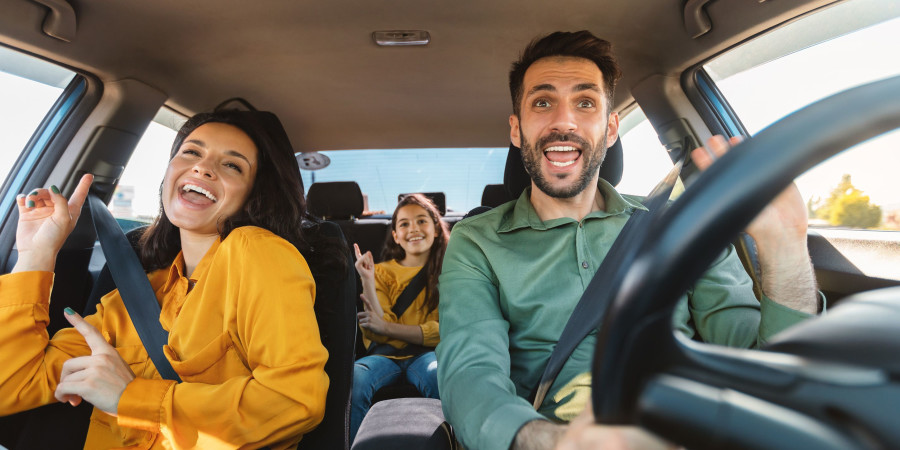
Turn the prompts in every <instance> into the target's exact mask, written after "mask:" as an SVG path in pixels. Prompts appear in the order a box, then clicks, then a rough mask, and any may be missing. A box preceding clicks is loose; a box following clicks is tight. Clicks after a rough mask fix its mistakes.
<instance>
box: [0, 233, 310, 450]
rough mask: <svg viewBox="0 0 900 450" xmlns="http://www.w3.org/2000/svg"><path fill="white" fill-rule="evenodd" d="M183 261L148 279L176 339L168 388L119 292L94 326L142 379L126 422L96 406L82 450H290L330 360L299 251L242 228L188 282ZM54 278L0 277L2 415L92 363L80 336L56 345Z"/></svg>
mask: <svg viewBox="0 0 900 450" xmlns="http://www.w3.org/2000/svg"><path fill="white" fill-rule="evenodd" d="M183 267H184V259H183V256H182V255H181V254H180V253H179V255H178V257H176V258H175V261H174V262H173V263H172V265H171V266H170V267H169V268H168V269H162V270H157V271H154V272H152V273H150V274H149V275H148V277H149V279H150V284H151V285H152V286H153V289H154V291H155V292H156V297H157V299H158V300H159V303H160V306H161V308H162V313H161V315H160V318H159V319H160V323H162V325H163V328H165V329H167V330H168V331H169V344H168V345H167V346H166V347H164V352H165V355H166V358H167V359H168V360H169V361H170V362H171V363H172V367H173V368H174V369H175V371H176V372H178V374H179V376H180V377H181V379H182V381H183V382H182V383H180V384H176V383H175V382H174V381H169V380H163V379H161V377H160V376H159V373H158V372H157V371H156V368H155V367H154V366H153V363H152V362H151V361H150V360H149V357H148V356H147V352H146V351H145V350H144V347H143V345H142V344H141V341H140V338H139V337H138V335H137V331H135V329H134V326H133V325H132V324H131V321H130V319H129V317H128V313H127V311H126V310H125V306H124V305H123V303H122V299H121V297H120V296H119V293H118V291H113V292H111V293H109V294H107V295H106V296H104V297H103V299H102V300H101V304H100V305H98V306H97V313H96V314H94V315H91V316H89V317H86V318H85V319H86V320H87V321H88V322H89V323H90V324H91V325H93V326H94V327H96V328H97V329H98V330H100V332H101V333H102V334H103V336H104V337H105V338H106V340H107V341H108V342H109V343H110V344H111V345H112V346H113V347H115V348H116V350H118V352H119V354H120V355H121V356H122V358H123V359H124V360H125V362H127V363H128V364H129V366H130V367H131V370H132V371H133V372H134V374H135V375H136V376H137V378H135V379H134V380H133V381H132V382H131V383H129V384H128V386H127V387H126V389H125V392H124V393H123V394H122V397H121V398H120V400H119V407H118V417H113V416H110V415H108V414H106V413H104V412H103V411H100V410H98V409H94V413H93V415H92V416H91V425H90V429H89V431H88V436H87V440H86V442H85V448H91V449H93V448H115V447H125V448H143V449H146V448H153V449H157V448H158V449H162V448H203V449H207V448H259V447H262V446H266V445H269V446H271V447H273V448H289V447H292V446H294V445H295V444H296V443H297V442H299V441H300V438H301V437H302V435H303V434H304V433H306V432H308V431H310V430H312V429H313V428H314V427H315V426H316V425H317V424H318V423H319V422H320V421H321V420H322V416H323V415H324V410H325V394H326V391H327V389H328V377H327V375H326V374H325V371H324V367H325V360H326V359H327V358H328V353H327V351H326V350H325V348H324V347H323V346H322V343H321V341H320V340H319V331H318V326H317V323H316V318H315V314H314V312H313V299H314V298H315V283H314V281H313V278H312V274H311V273H310V270H309V267H308V266H307V264H306V261H305V260H304V259H303V257H302V256H301V255H300V253H299V252H298V251H297V249H296V248H294V247H293V246H292V245H291V244H290V243H288V242H287V241H285V240H284V239H281V238H280V237H278V236H276V235H274V234H273V233H271V232H269V231H267V230H264V229H261V228H257V227H241V228H238V229H236V230H234V231H233V232H231V234H229V236H228V238H227V239H225V241H224V242H221V243H220V242H219V241H217V242H216V243H215V244H213V246H212V247H211V248H210V249H209V251H207V253H206V255H205V256H204V257H203V259H202V260H201V261H200V263H199V264H198V266H197V268H196V269H195V270H194V272H193V274H192V275H191V277H190V281H191V282H194V283H195V286H194V288H193V289H191V290H190V292H188V285H189V280H188V278H186V277H185V276H184V275H183ZM52 284H53V274H52V273H50V272H22V273H15V274H8V275H3V276H0V323H2V324H3V326H2V327H0V343H2V348H0V360H2V361H3V364H0V415H6V414H11V413H14V412H18V411H23V410H27V409H31V408H34V407H37V406H40V405H43V404H47V403H52V402H55V401H56V400H55V399H54V397H53V393H54V391H55V390H56V385H57V383H58V382H59V376H60V371H61V368H62V364H63V363H64V362H65V361H66V360H68V359H70V358H73V357H77V356H84V355H90V348H89V347H88V346H87V344H86V343H85V341H84V339H83V338H82V337H81V335H80V334H79V333H78V332H77V331H75V330H74V329H73V328H65V329H62V330H60V331H59V332H58V333H56V335H54V336H53V339H48V336H47V332H46V325H47V322H48V307H49V298H50V290H51V289H52Z"/></svg>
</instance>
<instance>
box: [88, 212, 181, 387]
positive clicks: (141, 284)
mask: <svg viewBox="0 0 900 450" xmlns="http://www.w3.org/2000/svg"><path fill="white" fill-rule="evenodd" d="M88 205H89V206H90V211H91V217H92V218H93V222H94V230H96V232H97V238H98V239H99V240H100V248H101V249H102V250H103V254H104V255H106V261H107V266H108V267H109V273H110V275H112V278H113V281H115V283H116V287H118V289H119V295H120V296H121V297H122V303H124V304H125V309H126V310H127V311H128V315H129V316H130V317H131V323H132V324H134V328H135V330H137V333H138V336H139V337H140V338H141V343H143V344H144V349H145V350H147V354H148V355H150V360H151V361H153V365H154V366H156V370H157V372H159V374H160V375H161V376H162V377H163V378H165V379H167V380H174V381H175V382H178V383H180V382H181V377H179V376H178V374H177V373H176V372H175V369H173V368H172V364H171V363H169V360H168V359H166V356H165V354H163V346H164V345H166V343H168V341H169V332H168V331H166V330H165V329H164V328H163V327H162V324H160V323H159V315H160V308H159V302H158V301H157V299H156V294H155V293H154V292H153V287H152V286H150V280H149V279H148V278H147V274H146V273H144V268H143V266H141V263H140V261H139V260H138V257H137V255H136V254H135V253H134V249H133V248H132V247H131V244H129V243H128V239H127V238H126V237H125V233H123V232H122V228H121V227H119V225H118V223H116V219H114V218H113V216H112V214H111V213H110V212H109V209H108V208H107V207H106V205H105V204H104V203H103V201H102V200H100V198H99V197H97V196H96V195H95V194H91V195H89V196H88Z"/></svg>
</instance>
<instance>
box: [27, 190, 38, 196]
mask: <svg viewBox="0 0 900 450" xmlns="http://www.w3.org/2000/svg"><path fill="white" fill-rule="evenodd" d="M28 195H37V189H35V190H33V191H31V193H30V194H28Z"/></svg>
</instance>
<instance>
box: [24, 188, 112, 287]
mask: <svg viewBox="0 0 900 450" xmlns="http://www.w3.org/2000/svg"><path fill="white" fill-rule="evenodd" d="M93 181H94V176H93V175H91V174H86V175H84V176H83V177H81V181H79V182H78V186H77V187H76V188H75V192H74V193H72V198H71V199H70V200H68V201H66V198H65V197H63V196H62V194H60V193H59V189H57V188H56V186H51V187H50V189H35V190H33V191H31V192H30V193H29V194H28V195H21V194H20V195H19V196H18V197H16V204H17V205H18V207H19V224H18V227H17V228H16V247H17V249H18V252H19V259H18V261H17V262H16V266H15V267H14V268H13V272H24V271H30V270H44V271H48V272H52V271H53V269H54V267H55V265H56V254H57V253H59V249H60V248H62V245H63V242H65V241H66V238H67V237H68V236H69V233H71V232H72V229H73V228H75V223H76V222H78V216H80V215H81V206H82V205H84V199H85V198H87V194H88V189H89V188H90V187H91V182H93Z"/></svg>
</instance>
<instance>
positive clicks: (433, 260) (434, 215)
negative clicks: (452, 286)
mask: <svg viewBox="0 0 900 450" xmlns="http://www.w3.org/2000/svg"><path fill="white" fill-rule="evenodd" d="M407 205H418V206H421V207H422V209H424V210H425V211H426V212H427V213H428V215H429V216H430V217H431V221H432V222H434V243H432V244H431V250H430V251H429V253H428V260H427V261H426V262H425V266H424V267H422V270H424V271H425V276H426V279H425V303H423V304H422V308H423V309H424V310H425V311H426V312H427V313H430V312H431V311H434V310H435V309H436V308H437V306H438V302H439V297H440V294H439V292H438V289H437V284H438V276H439V275H440V274H441V265H442V264H443V261H444V253H445V252H446V251H447V240H448V239H449V238H450V228H449V227H448V226H447V223H446V222H444V219H442V218H441V213H440V212H439V211H438V209H437V207H436V206H435V205H434V202H432V201H431V200H430V199H428V197H426V196H424V195H422V194H410V195H407V196H406V197H403V199H401V200H400V203H398V204H397V208H396V209H394V215H392V216H391V229H390V231H396V229H397V213H398V212H399V211H400V208H402V207H404V206H407ZM404 258H406V251H405V250H403V247H401V246H400V244H398V243H396V242H394V237H393V235H392V234H391V233H390V232H389V233H388V235H387V238H386V239H385V241H384V250H382V252H381V259H382V260H384V261H387V260H390V259H394V260H397V261H400V260H402V259H404Z"/></svg>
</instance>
